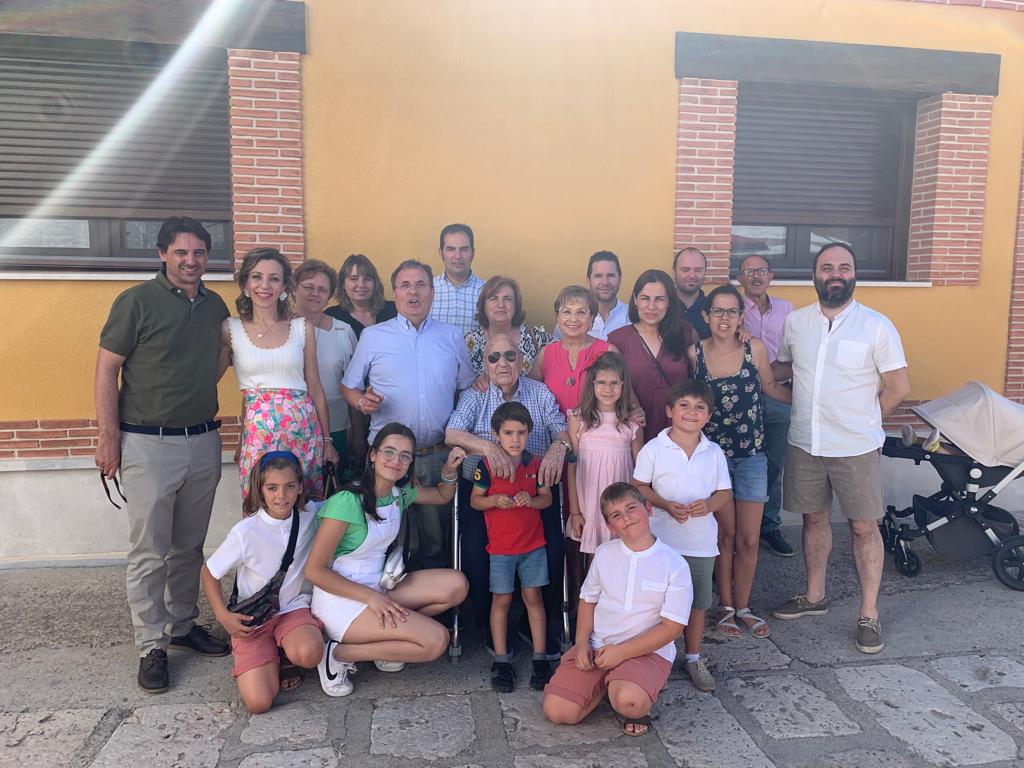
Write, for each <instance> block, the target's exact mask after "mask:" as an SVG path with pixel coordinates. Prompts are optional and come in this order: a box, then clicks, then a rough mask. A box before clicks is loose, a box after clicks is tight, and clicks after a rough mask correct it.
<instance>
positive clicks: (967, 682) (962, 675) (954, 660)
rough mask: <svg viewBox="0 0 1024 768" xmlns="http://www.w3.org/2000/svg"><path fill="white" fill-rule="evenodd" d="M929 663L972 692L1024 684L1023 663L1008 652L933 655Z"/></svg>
mask: <svg viewBox="0 0 1024 768" xmlns="http://www.w3.org/2000/svg"><path fill="white" fill-rule="evenodd" d="M929 666H931V668H932V669H934V670H935V671H936V672H938V673H939V674H940V675H942V676H944V677H948V678H949V679H950V680H952V681H953V682H954V683H956V684H957V685H958V686H960V687H961V688H963V689H964V690H965V691H968V692H969V693H976V692H977V691H983V690H985V689H986V688H1024V664H1021V663H1020V662H1018V661H1014V660H1013V659H1010V658H1007V657H1006V656H989V655H983V654H972V655H969V656H950V657H948V658H943V659H934V660H932V661H931V662H929Z"/></svg>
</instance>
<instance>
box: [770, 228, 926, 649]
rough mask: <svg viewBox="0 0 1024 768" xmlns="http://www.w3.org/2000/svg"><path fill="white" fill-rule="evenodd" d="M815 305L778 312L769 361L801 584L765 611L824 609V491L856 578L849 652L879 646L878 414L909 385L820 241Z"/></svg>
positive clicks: (895, 346) (842, 256) (838, 257)
mask: <svg viewBox="0 0 1024 768" xmlns="http://www.w3.org/2000/svg"><path fill="white" fill-rule="evenodd" d="M813 268H814V288H815V290H816V291H817V293H818V303H817V304H812V305H811V306H809V307H804V308H803V309H799V310H797V311H795V312H793V313H792V314H790V315H789V317H787V318H786V325H785V332H784V333H783V338H782V344H781V345H780V346H779V353H778V358H777V360H776V362H775V364H774V366H773V368H774V369H775V372H776V376H777V377H778V378H780V380H785V379H787V378H790V377H792V379H793V411H792V418H791V421H790V428H789V450H788V453H787V456H786V476H785V480H784V499H785V506H786V509H788V510H789V511H791V512H798V513H801V514H802V515H803V523H804V533H803V545H804V563H805V565H806V569H807V591H806V593H805V594H803V595H798V596H796V597H794V598H792V599H791V600H789V601H788V602H786V603H784V604H783V605H781V606H779V607H778V608H776V609H775V610H774V611H772V613H773V614H774V616H775V617H776V618H779V619H795V618H798V617H800V616H819V615H823V614H825V613H828V603H827V601H826V600H825V575H826V570H827V567H828V556H829V554H830V553H831V551H832V527H831V524H830V522H829V521H830V516H831V509H832V493H833V491H835V494H836V496H837V497H838V498H839V504H840V506H841V508H842V510H843V514H845V515H846V517H847V519H848V520H849V522H850V529H851V532H852V535H853V558H854V562H855V563H856V566H857V575H858V578H859V581H860V591H861V603H860V618H859V619H858V622H857V643H856V645H857V650H859V651H861V652H863V653H878V652H879V651H881V650H882V648H883V647H884V642H883V640H882V627H881V624H880V623H879V621H878V605H877V601H878V589H879V586H880V584H881V581H882V563H883V558H884V549H883V546H882V538H881V535H880V534H879V532H878V518H880V517H881V516H882V513H883V510H882V483H881V447H882V443H883V442H884V441H885V433H884V432H883V430H882V420H883V419H884V418H885V417H886V416H888V415H889V414H890V413H892V412H893V411H894V410H895V409H896V408H897V407H898V406H899V404H900V403H901V402H903V399H904V398H905V397H906V396H907V395H908V394H909V392H910V380H909V378H908V377H907V361H906V358H905V357H904V354H903V346H902V343H901V342H900V336H899V333H898V332H897V331H896V328H895V326H893V324H892V322H890V320H889V319H888V318H887V317H885V316H884V315H882V314H881V313H879V312H876V311H875V310H873V309H869V308H868V307H865V306H864V305H862V304H859V303H858V302H856V301H854V299H853V291H854V288H855V287H856V284H857V269H856V257H855V256H854V253H853V250H852V249H851V248H850V246H848V245H845V244H842V243H829V244H828V245H825V246H824V247H822V248H821V249H820V250H819V251H818V253H817V254H816V255H815V257H814V262H813Z"/></svg>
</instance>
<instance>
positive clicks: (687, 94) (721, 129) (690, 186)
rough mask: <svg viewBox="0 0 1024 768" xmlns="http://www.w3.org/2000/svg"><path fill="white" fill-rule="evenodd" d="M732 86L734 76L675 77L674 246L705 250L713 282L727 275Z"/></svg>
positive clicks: (733, 128)
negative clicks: (711, 78) (676, 99)
mask: <svg viewBox="0 0 1024 768" xmlns="http://www.w3.org/2000/svg"><path fill="white" fill-rule="evenodd" d="M736 90H737V84H736V81H735V80H704V79H700V78H692V77H684V78H683V79H682V80H680V81H679V133H678V137H677V140H676V208H675V231H674V235H673V238H672V243H673V251H678V250H679V249H680V248H684V247H686V246H688V245H692V246H696V247H697V248H700V249H701V250H702V251H704V254H705V255H706V256H707V257H708V279H709V280H710V281H711V282H726V281H727V280H728V279H729V239H730V232H731V230H732V183H733V165H734V155H735V150H736Z"/></svg>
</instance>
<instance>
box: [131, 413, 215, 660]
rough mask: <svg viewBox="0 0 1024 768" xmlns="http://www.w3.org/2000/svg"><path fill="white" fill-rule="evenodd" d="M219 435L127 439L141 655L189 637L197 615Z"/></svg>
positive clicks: (133, 585) (135, 618)
mask: <svg viewBox="0 0 1024 768" xmlns="http://www.w3.org/2000/svg"><path fill="white" fill-rule="evenodd" d="M220 449H221V441H220V433H219V432H216V431H215V432H207V433H205V434H202V435H196V436H194V437H186V436H181V437H161V436H159V435H139V434H136V433H133V432H124V433H122V436H121V479H122V481H123V483H124V492H125V496H127V497H128V503H127V505H126V507H127V512H128V538H129V542H128V568H127V571H126V573H125V584H126V587H127V591H128V607H129V609H130V610H131V614H132V625H133V626H134V627H135V644H136V645H137V646H138V647H139V650H140V652H141V654H142V655H146V654H147V653H149V652H150V651H151V650H153V649H154V648H161V649H166V647H167V640H168V637H169V636H177V635H184V634H185V633H187V632H188V631H189V630H190V629H191V628H192V624H193V621H194V620H195V618H196V616H197V615H199V610H198V608H197V607H196V601H197V600H198V598H199V570H200V568H201V567H202V565H203V542H205V541H206V530H207V527H208V526H209V523H210V512H211V510H212V509H213V497H214V493H215V492H216V490H217V484H218V483H219V482H220V473H221V456H220Z"/></svg>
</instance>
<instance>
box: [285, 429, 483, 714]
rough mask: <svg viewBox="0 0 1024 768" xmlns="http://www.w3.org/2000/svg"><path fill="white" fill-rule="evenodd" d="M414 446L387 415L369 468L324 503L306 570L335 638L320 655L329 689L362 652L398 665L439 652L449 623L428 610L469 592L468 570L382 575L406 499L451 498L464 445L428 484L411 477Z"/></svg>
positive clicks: (387, 668)
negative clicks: (396, 578)
mask: <svg viewBox="0 0 1024 768" xmlns="http://www.w3.org/2000/svg"><path fill="white" fill-rule="evenodd" d="M415 456H416V438H415V436H414V435H413V433H412V430H410V429H409V428H408V427H407V426H405V425H404V424H399V423H397V422H392V423H390V424H387V425H385V426H384V427H383V428H382V429H381V430H380V431H379V432H377V435H376V436H375V437H374V439H373V445H372V446H371V448H370V452H369V461H367V462H366V467H365V469H364V471H363V474H362V477H361V478H360V479H359V480H356V481H354V482H352V483H349V484H348V485H347V486H345V488H343V489H342V491H341V492H340V493H336V494H335V495H334V496H332V497H331V498H330V499H329V500H328V501H327V502H326V503H325V504H324V505H323V506H322V507H321V508H320V511H319V512H318V513H317V518H318V519H319V522H320V527H319V529H318V530H317V534H316V538H315V539H314V540H313V546H312V548H311V549H310V553H309V559H308V560H307V562H306V571H305V577H306V580H307V581H309V582H310V583H311V584H312V585H313V599H312V604H311V605H310V609H311V610H312V612H313V615H314V616H316V617H317V618H318V619H319V620H320V621H321V622H323V625H324V631H325V633H326V635H327V638H328V639H327V644H326V646H325V647H324V654H323V657H322V658H321V659H320V663H319V664H318V665H317V671H318V672H319V673H320V685H321V686H322V687H323V689H324V693H326V694H327V695H328V696H348V695H349V694H350V693H352V682H351V681H350V680H349V679H348V678H349V675H350V674H352V672H354V671H355V668H356V667H355V665H356V662H360V661H372V662H374V664H375V665H376V667H377V669H379V670H380V671H382V672H398V671H400V670H401V669H402V668H403V667H405V664H406V662H410V661H412V662H423V661H433V660H434V659H436V658H438V657H439V656H440V655H441V654H442V653H444V650H445V648H447V647H448V630H447V629H445V628H444V626H443V625H441V624H439V623H438V622H436V621H434V619H433V618H431V617H433V616H437V615H438V614H440V613H442V612H444V611H446V610H448V609H449V608H451V607H452V606H455V605H458V604H459V603H461V602H462V601H463V600H464V599H465V597H466V578H465V576H463V575H462V574H461V573H459V572H458V571H454V570H451V569H448V568H435V569H430V570H423V571H416V572H415V573H410V574H408V575H406V576H405V577H404V578H403V579H402V580H401V581H400V582H399V583H398V585H397V586H391V584H390V583H389V582H388V581H387V580H386V579H384V578H383V577H384V564H385V560H386V559H387V554H388V549H389V547H391V545H392V543H393V542H394V541H395V539H396V537H397V536H398V531H399V527H400V526H401V522H402V516H403V515H404V514H405V511H406V509H408V507H409V505H411V504H413V503H414V502H421V503H423V504H447V503H448V502H450V501H451V500H452V496H454V495H455V484H456V482H457V481H458V467H459V464H461V463H462V460H463V458H465V456H466V454H465V452H464V451H463V450H462V449H460V448H454V449H452V451H451V452H450V453H449V454H448V460H447V462H445V465H444V467H443V468H442V469H441V482H440V484H438V485H437V486H434V487H429V488H428V487H423V486H416V485H415V484H414V483H413V478H414V477H415V466H414V460H415ZM382 581H383V584H382Z"/></svg>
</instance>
